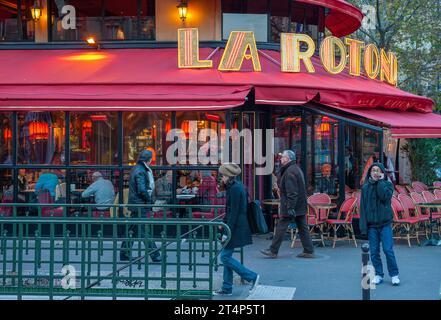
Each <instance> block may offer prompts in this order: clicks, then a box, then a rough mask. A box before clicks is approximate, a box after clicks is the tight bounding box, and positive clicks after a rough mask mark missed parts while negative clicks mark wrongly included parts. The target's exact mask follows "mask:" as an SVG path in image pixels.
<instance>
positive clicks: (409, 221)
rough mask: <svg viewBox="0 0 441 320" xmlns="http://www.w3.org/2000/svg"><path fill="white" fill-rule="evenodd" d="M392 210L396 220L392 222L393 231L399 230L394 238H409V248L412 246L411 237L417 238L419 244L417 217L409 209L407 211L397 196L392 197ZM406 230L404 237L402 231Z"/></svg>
mask: <svg viewBox="0 0 441 320" xmlns="http://www.w3.org/2000/svg"><path fill="white" fill-rule="evenodd" d="M392 212H393V214H394V222H393V224H392V231H397V232H398V235H395V236H394V239H407V243H408V244H409V248H410V247H411V244H410V239H416V240H417V242H418V244H419V243H420V240H419V239H418V231H417V229H418V225H419V220H418V218H417V217H410V216H409V215H408V211H406V210H405V209H404V207H403V205H402V204H401V202H400V201H399V200H398V198H396V197H392ZM403 230H404V231H405V237H402V236H401V235H400V233H401V232H402V231H403Z"/></svg>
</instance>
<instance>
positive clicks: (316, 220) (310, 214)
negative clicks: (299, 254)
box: [290, 193, 331, 248]
mask: <svg viewBox="0 0 441 320" xmlns="http://www.w3.org/2000/svg"><path fill="white" fill-rule="evenodd" d="M307 201H308V208H307V213H306V221H307V223H308V228H309V232H310V233H312V231H314V230H318V235H319V238H318V239H312V241H320V242H321V243H322V245H323V247H324V246H325V239H324V238H323V227H324V225H325V224H326V220H327V218H328V215H329V211H330V209H318V210H316V209H314V208H313V207H312V206H311V205H314V204H317V205H320V204H331V198H330V197H329V196H328V195H327V194H326V193H317V194H314V195H312V196H310V197H308V200H307ZM290 230H291V248H294V244H295V242H296V239H297V234H298V229H297V228H290Z"/></svg>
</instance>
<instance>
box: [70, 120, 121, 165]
mask: <svg viewBox="0 0 441 320" xmlns="http://www.w3.org/2000/svg"><path fill="white" fill-rule="evenodd" d="M117 123H118V121H117V113H110V112H107V113H104V112H95V113H72V114H71V118H70V147H71V149H70V161H71V164H73V165H81V164H117V162H118V151H117V150H118V149H117V146H118V139H117V137H118V130H117Z"/></svg>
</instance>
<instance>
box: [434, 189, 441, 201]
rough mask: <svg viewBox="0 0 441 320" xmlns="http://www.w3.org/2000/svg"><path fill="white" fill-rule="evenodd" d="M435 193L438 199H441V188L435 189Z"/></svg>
mask: <svg viewBox="0 0 441 320" xmlns="http://www.w3.org/2000/svg"><path fill="white" fill-rule="evenodd" d="M433 194H434V195H435V198H436V199H437V200H441V189H436V190H434V191H433Z"/></svg>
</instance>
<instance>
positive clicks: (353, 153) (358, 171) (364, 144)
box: [345, 125, 380, 189]
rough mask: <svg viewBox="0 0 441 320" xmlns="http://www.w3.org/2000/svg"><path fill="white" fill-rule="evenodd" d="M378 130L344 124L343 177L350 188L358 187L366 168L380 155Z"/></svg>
mask: <svg viewBox="0 0 441 320" xmlns="http://www.w3.org/2000/svg"><path fill="white" fill-rule="evenodd" d="M379 146H380V135H379V133H378V132H375V131H372V130H369V129H365V128H359V127H355V126H350V125H347V126H345V178H346V185H347V186H348V187H350V188H351V189H360V188H361V185H362V182H363V181H364V177H365V175H366V173H367V169H368V168H369V166H370V165H371V164H372V163H373V162H374V161H377V160H379V156H380V147H379Z"/></svg>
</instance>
